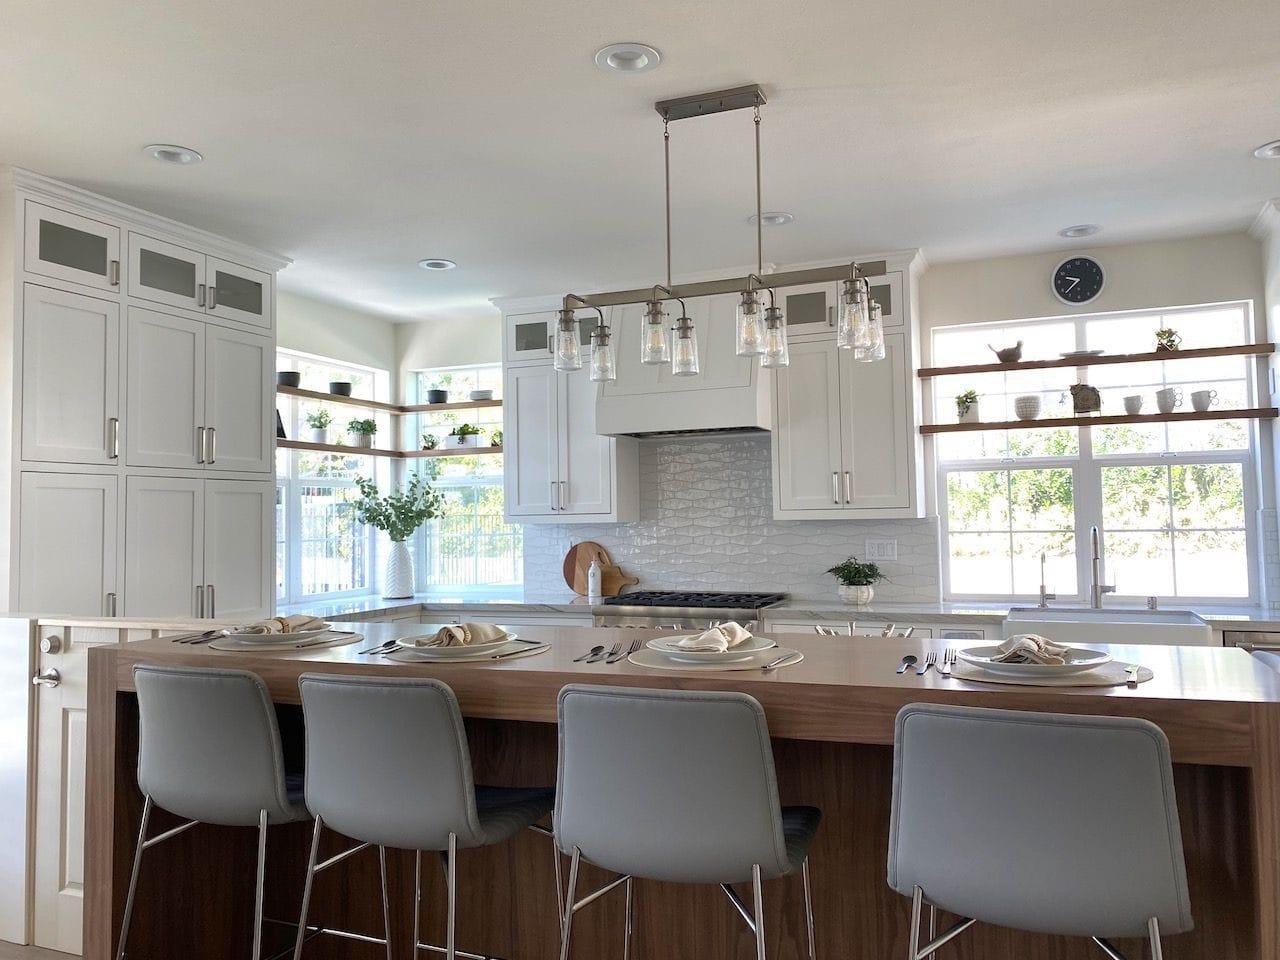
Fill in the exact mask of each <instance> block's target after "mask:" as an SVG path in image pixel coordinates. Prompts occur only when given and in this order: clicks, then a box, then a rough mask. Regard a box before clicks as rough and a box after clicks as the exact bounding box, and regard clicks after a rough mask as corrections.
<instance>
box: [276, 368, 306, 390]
mask: <svg viewBox="0 0 1280 960" xmlns="http://www.w3.org/2000/svg"><path fill="white" fill-rule="evenodd" d="M301 383H302V374H301V373H299V372H298V371H297V370H278V371H276V386H278V387H296V386H299V385H300V384H301Z"/></svg>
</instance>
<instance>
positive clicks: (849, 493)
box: [844, 470, 853, 503]
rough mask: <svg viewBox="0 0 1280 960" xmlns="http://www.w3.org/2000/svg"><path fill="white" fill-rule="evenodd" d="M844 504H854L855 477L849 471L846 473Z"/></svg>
mask: <svg viewBox="0 0 1280 960" xmlns="http://www.w3.org/2000/svg"><path fill="white" fill-rule="evenodd" d="M844 502H845V503H853V475H852V474H851V473H850V471H848V470H846V471H845V472H844Z"/></svg>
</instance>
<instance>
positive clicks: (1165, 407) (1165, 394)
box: [1156, 387, 1182, 413]
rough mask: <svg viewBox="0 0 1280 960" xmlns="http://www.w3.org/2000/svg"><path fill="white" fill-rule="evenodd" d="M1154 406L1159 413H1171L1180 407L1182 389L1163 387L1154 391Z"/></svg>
mask: <svg viewBox="0 0 1280 960" xmlns="http://www.w3.org/2000/svg"><path fill="white" fill-rule="evenodd" d="M1156 406H1157V407H1159V408H1160V412H1161V413H1173V410H1174V408H1175V407H1180V406H1182V388H1181V387H1165V388H1164V389H1163V390H1157V391H1156Z"/></svg>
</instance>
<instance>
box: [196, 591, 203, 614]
mask: <svg viewBox="0 0 1280 960" xmlns="http://www.w3.org/2000/svg"><path fill="white" fill-rule="evenodd" d="M196 616H197V617H203V616H204V587H202V586H197V587H196Z"/></svg>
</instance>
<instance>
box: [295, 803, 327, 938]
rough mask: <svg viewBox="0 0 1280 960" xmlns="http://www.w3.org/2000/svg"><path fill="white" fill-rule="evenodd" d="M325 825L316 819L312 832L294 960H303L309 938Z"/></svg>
mask: <svg viewBox="0 0 1280 960" xmlns="http://www.w3.org/2000/svg"><path fill="white" fill-rule="evenodd" d="M321 829H323V823H322V821H321V819H320V818H319V817H316V825H315V829H313V830H312V831H311V854H310V856H308V857H307V877H306V880H304V881H303V884H302V912H301V913H300V914H299V916H298V939H297V940H295V941H294V944H293V960H301V957H302V944H303V941H304V940H306V937H307V911H308V909H310V907H311V883H312V881H313V880H315V877H316V852H317V851H318V850H319V849H320V831H321Z"/></svg>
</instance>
